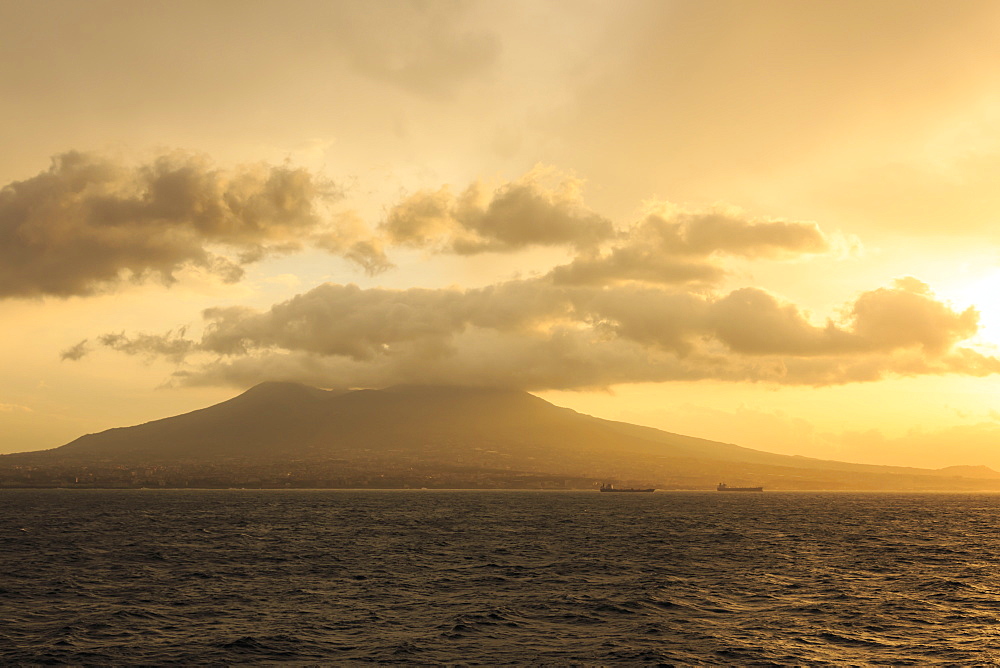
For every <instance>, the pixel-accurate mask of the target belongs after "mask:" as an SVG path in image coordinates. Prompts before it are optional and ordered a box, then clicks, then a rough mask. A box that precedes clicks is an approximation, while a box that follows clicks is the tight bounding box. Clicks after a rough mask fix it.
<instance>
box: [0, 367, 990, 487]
mask: <svg viewBox="0 0 1000 668" xmlns="http://www.w3.org/2000/svg"><path fill="white" fill-rule="evenodd" d="M17 462H30V463H32V464H33V465H55V464H57V463H58V464H73V463H75V464H76V465H81V466H82V465H85V464H86V463H88V462H89V463H94V462H103V463H104V464H105V465H110V464H122V465H125V464H129V465H158V466H165V465H177V464H180V463H183V464H185V465H191V466H193V465H199V466H211V467H215V468H218V467H223V468H225V467H227V466H228V467H230V468H231V467H233V466H235V465H237V464H239V465H246V464H247V463H255V464H259V465H264V464H268V465H273V466H285V465H286V464H287V463H289V462H313V463H314V464H313V465H311V466H312V468H313V469H314V470H319V469H320V468H323V467H326V468H324V469H323V470H326V471H330V470H332V468H336V469H338V470H351V471H356V472H357V471H360V472H362V473H364V475H368V474H370V475H372V476H375V475H377V476H384V475H385V472H387V471H388V472H396V473H399V474H400V475H411V476H413V475H417V474H416V473H414V472H420V475H422V476H425V478H427V479H433V478H434V476H435V475H437V473H448V475H452V476H456V475H459V473H457V472H462V471H464V472H466V474H467V475H468V476H472V478H470V479H473V478H475V476H481V475H484V472H500V473H494V474H491V475H495V476H496V475H506V476H511V475H515V474H524V475H529V476H557V477H562V478H563V479H565V480H568V479H570V478H573V479H575V480H578V481H579V480H581V479H584V480H585V479H593V480H601V479H613V480H632V481H642V482H644V483H647V484H653V485H656V486H660V487H677V488H705V487H706V486H708V485H712V484H714V483H715V482H718V481H719V480H726V481H727V482H730V483H735V484H740V483H753V484H766V485H768V486H770V487H772V488H788V489H805V488H812V489H818V488H825V489H837V488H851V487H853V488H869V489H873V488H914V489H918V488H942V485H944V484H945V483H943V482H941V481H943V480H947V481H948V482H947V484H948V485H951V486H956V487H963V486H968V485H972V484H975V485H979V486H983V485H986V486H989V485H990V484H991V483H992V482H993V481H992V480H991V478H993V477H995V476H997V475H998V474H996V472H993V471H991V470H990V469H986V468H985V467H952V468H950V469H945V470H942V471H940V472H935V471H930V470H924V469H912V468H903V467H884V466H870V465H861V464H849V463H844V462H832V461H825V460H818V459H809V458H805V457H793V456H787V455H778V454H773V453H767V452H762V451H759V450H752V449H750V448H744V447H741V446H737V445H733V444H727V443H718V442H714V441H708V440H705V439H699V438H693V437H690V436H682V435H679V434H671V433H669V432H664V431H661V430H658V429H652V428H648V427H640V426H637V425H631V424H626V423H622V422H613V421H610V420H602V419H599V418H595V417H591V416H587V415H582V414H579V413H576V412H575V411H572V410H570V409H566V408H559V407H557V406H553V405H552V404H550V403H548V402H546V401H544V400H542V399H539V398H538V397H535V396H532V395H530V394H528V393H525V392H517V391H511V390H494V389H475V388H462V387H432V386H397V387H391V388H387V389H384V390H359V391H353V392H342V393H338V392H332V391H326V390H320V389H317V388H313V387H307V386H304V385H299V384H295V383H263V384H261V385H258V386H256V387H254V388H251V389H250V390H248V391H246V392H244V393H243V394H241V395H239V396H237V397H235V398H233V399H230V400H229V401H225V402H222V403H220V404H217V405H215V406H210V407H208V408H204V409H201V410H197V411H193V412H191V413H186V414H183V415H178V416H174V417H170V418H166V419H162V420H156V421H153V422H148V423H145V424H141V425H136V426H133V427H124V428H117V429H109V430H107V431H104V432H100V433H97V434H88V435H86V436H82V437H80V438H78V439H76V440H74V441H72V442H71V443H68V444H66V445H64V446H62V447H59V448H54V449H52V450H46V451H42V452H37V453H21V454H19V455H7V456H4V457H0V465H3V464H8V465H11V464H14V463H17ZM331 467H332V468H331ZM366 472H367V473H366ZM400 472H402V473H400ZM407 472H409V473H407ZM435 472H437V473H435ZM362 473H359V474H358V475H362ZM466 474H463V475H466ZM362 477H363V476H362ZM452 479H458V478H454V477H453V478H452ZM956 480H957V481H959V482H955V481H956ZM962 481H965V482H962ZM970 481H972V482H970ZM574 484H579V483H574Z"/></svg>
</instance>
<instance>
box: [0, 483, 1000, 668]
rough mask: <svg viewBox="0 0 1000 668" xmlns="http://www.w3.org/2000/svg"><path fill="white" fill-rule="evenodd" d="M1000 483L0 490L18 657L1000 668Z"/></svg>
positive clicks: (8, 631) (8, 608)
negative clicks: (749, 488) (878, 488)
mask: <svg viewBox="0 0 1000 668" xmlns="http://www.w3.org/2000/svg"><path fill="white" fill-rule="evenodd" d="M998 566H1000V495H989V494H909V495H907V494H836V493H830V494H824V493H767V492H766V493H764V494H739V493H731V494H719V493H716V492H709V493H656V494H614V495H611V494H597V493H586V492H578V493H573V492H566V493H560V492H452V491H449V492H444V491H413V492H391V491H384V492H380V491H238V490H233V491H161V490H148V491H146V490H129V491H97V490H94V491H84V490H74V491H62V490H0V662H2V663H4V664H11V663H14V664H16V663H57V664H58V663H70V664H104V663H114V664H146V665H148V664H206V663H208V664H210V663H251V664H253V663H276V662H289V663H299V664H358V663H381V664H435V663H449V664H454V663H468V664H518V663H520V664H539V663H543V664H550V665H551V664H598V665H615V664H621V665H626V664H627V665H637V664H638V665H642V664H647V665H648V664H657V663H668V664H670V663H680V664H699V665H754V664H778V665H795V664H811V665H818V664H824V663H829V664H845V663H850V664H896V665H903V664H913V665H928V664H935V663H937V664H961V665H967V664H984V663H985V664H988V663H994V662H1000V630H998V629H1000V625H998V622H1000V568H998Z"/></svg>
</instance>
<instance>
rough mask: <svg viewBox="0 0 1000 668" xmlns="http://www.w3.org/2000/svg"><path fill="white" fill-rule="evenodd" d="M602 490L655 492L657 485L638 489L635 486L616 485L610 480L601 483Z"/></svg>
mask: <svg viewBox="0 0 1000 668" xmlns="http://www.w3.org/2000/svg"><path fill="white" fill-rule="evenodd" d="M601 491H602V492H655V491H656V488H655V487H650V488H648V489H637V488H635V487H615V486H614V485H613V484H611V483H610V482H606V483H604V484H603V485H601Z"/></svg>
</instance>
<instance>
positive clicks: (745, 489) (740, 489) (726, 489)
mask: <svg viewBox="0 0 1000 668" xmlns="http://www.w3.org/2000/svg"><path fill="white" fill-rule="evenodd" d="M715 489H716V490H717V491H719V492H763V491H764V488H763V487H730V486H729V485H727V484H726V483H724V482H720V483H719V486H718V487H716V488H715Z"/></svg>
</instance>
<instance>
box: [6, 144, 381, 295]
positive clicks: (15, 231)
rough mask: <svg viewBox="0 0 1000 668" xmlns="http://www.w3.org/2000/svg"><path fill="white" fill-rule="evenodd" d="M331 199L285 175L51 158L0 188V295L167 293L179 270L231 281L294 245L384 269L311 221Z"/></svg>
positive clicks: (369, 244)
mask: <svg viewBox="0 0 1000 668" xmlns="http://www.w3.org/2000/svg"><path fill="white" fill-rule="evenodd" d="M335 196H336V193H335V191H334V190H333V189H332V187H331V186H330V185H329V184H327V183H324V182H323V181H321V180H319V179H317V178H316V177H315V176H313V175H312V174H310V173H309V172H307V171H306V170H302V169H293V168H290V167H274V166H268V165H249V166H242V167H239V168H236V169H234V170H229V171H226V170H221V169H217V168H215V167H213V166H212V165H211V164H210V163H209V162H208V160H207V159H205V158H203V157H199V156H194V155H190V154H185V153H172V154H169V155H164V156H161V157H159V158H157V159H155V160H153V161H152V162H150V163H148V164H145V165H140V166H138V167H127V166H124V165H121V164H118V163H116V162H114V161H112V160H109V159H106V158H102V157H100V156H97V155H93V154H88V153H81V152H68V153H63V154H61V155H57V156H56V157H55V158H53V160H52V165H51V167H50V168H49V169H48V170H47V171H45V172H42V173H40V174H38V175H37V176H34V177H32V178H29V179H27V180H24V181H16V182H13V183H10V184H8V185H7V186H5V187H3V189H2V190H0V297H30V296H40V295H55V296H61V297H66V296H71V295H86V294H91V293H94V292H96V291H98V290H100V289H106V288H108V287H109V286H112V285H114V284H115V283H117V282H119V281H121V280H122V279H123V278H131V279H133V280H142V279H145V278H147V277H150V276H157V277H159V278H160V279H161V280H163V281H164V282H167V283H169V282H171V281H172V280H174V278H173V274H174V272H175V271H177V270H179V269H181V268H182V267H185V266H194V267H200V268H202V269H205V270H207V271H210V272H212V273H215V274H217V275H219V276H221V277H222V278H223V279H224V280H227V281H235V280H238V279H239V278H240V277H241V276H242V273H243V270H242V267H241V265H243V264H246V263H248V262H253V261H255V260H259V259H260V258H262V257H264V256H266V255H268V254H271V253H282V252H289V251H292V250H297V249H299V248H301V246H302V245H303V240H305V241H306V242H312V243H316V244H317V245H320V246H321V247H324V248H326V249H328V250H330V251H331V252H335V253H338V254H340V255H343V256H344V257H348V258H350V259H353V260H355V261H356V262H358V263H359V264H361V265H362V266H363V267H365V268H366V269H367V270H369V271H378V270H380V269H382V268H384V267H385V266H386V260H385V258H384V255H382V253H381V249H380V248H379V247H378V245H377V244H376V243H374V242H373V241H371V240H370V239H368V238H366V235H365V231H364V230H363V229H362V228H360V227H359V226H358V225H357V224H356V222H355V221H352V222H351V223H350V225H347V226H338V225H336V224H334V225H333V226H332V227H330V226H329V225H327V223H326V222H325V221H324V220H323V218H322V216H321V209H322V206H323V204H324V203H326V202H328V201H330V200H331V199H333V198H335ZM368 236H370V235H368ZM218 247H223V248H227V249H229V250H230V251H231V252H233V253H235V258H233V257H229V256H227V255H221V254H219V253H217V252H216V249H217V248H218Z"/></svg>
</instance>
